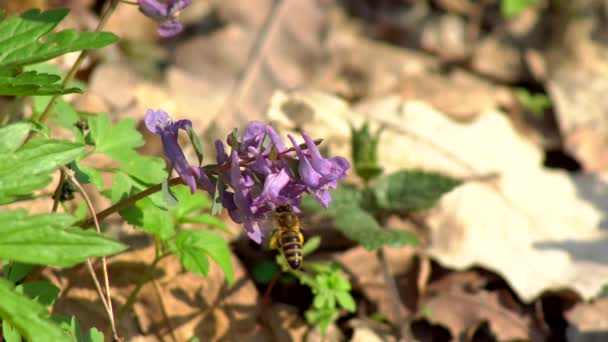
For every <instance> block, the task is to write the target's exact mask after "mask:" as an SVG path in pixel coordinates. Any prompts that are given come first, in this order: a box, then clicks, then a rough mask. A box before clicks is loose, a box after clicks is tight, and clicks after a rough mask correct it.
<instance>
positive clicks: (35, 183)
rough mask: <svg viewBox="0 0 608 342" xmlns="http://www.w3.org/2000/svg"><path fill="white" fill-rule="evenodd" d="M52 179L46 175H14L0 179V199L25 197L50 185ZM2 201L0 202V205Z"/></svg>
mask: <svg viewBox="0 0 608 342" xmlns="http://www.w3.org/2000/svg"><path fill="white" fill-rule="evenodd" d="M51 180H52V178H51V177H49V176H46V175H42V176H41V175H31V176H27V174H23V173H15V174H12V175H4V176H1V177H0V194H1V195H0V197H4V196H6V199H7V201H9V200H10V197H11V196H17V195H27V194H31V193H32V192H34V190H38V189H42V188H44V187H45V186H47V185H49V183H51ZM2 202H3V201H2V200H0V203H2Z"/></svg>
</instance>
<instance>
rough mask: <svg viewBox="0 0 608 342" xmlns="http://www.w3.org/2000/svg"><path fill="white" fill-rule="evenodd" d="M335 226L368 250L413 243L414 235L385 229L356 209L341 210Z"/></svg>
mask: <svg viewBox="0 0 608 342" xmlns="http://www.w3.org/2000/svg"><path fill="white" fill-rule="evenodd" d="M334 224H335V226H336V228H338V230H340V231H341V232H342V233H344V235H346V237H348V238H349V239H351V240H354V241H357V242H358V243H359V244H361V246H363V247H364V248H365V249H367V250H374V249H377V248H379V247H382V246H385V245H386V246H391V247H397V246H402V245H405V244H409V243H411V242H412V234H411V233H409V232H406V231H402V230H395V229H383V228H382V227H380V225H379V224H378V221H376V219H374V217H373V216H371V215H370V214H369V213H367V212H366V211H364V210H362V209H360V208H356V207H350V208H348V207H347V208H341V209H339V210H338V211H337V212H336V215H335V217H334Z"/></svg>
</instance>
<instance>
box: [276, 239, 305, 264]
mask: <svg viewBox="0 0 608 342" xmlns="http://www.w3.org/2000/svg"><path fill="white" fill-rule="evenodd" d="M279 241H280V244H281V249H282V250H283V254H284V255H285V259H287V263H288V264H289V266H291V268H292V269H294V270H296V269H298V268H299V267H300V265H301V264H302V241H301V240H300V235H299V234H298V232H297V231H295V230H285V231H283V232H282V233H281V236H280V239H279Z"/></svg>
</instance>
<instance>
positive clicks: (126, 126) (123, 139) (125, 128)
mask: <svg viewBox="0 0 608 342" xmlns="http://www.w3.org/2000/svg"><path fill="white" fill-rule="evenodd" d="M89 129H90V137H91V139H92V140H93V142H94V143H95V152H97V153H103V154H105V155H107V156H109V157H110V158H112V159H114V160H118V161H121V162H129V161H130V160H131V159H134V158H137V153H136V152H135V151H134V150H133V149H134V148H136V147H140V146H142V145H143V144H144V140H143V138H142V137H141V134H140V133H139V132H138V131H137V130H136V129H135V121H134V120H132V119H125V120H121V121H120V122H118V124H116V126H114V127H110V118H109V117H108V114H106V113H101V114H99V115H98V116H97V117H96V118H94V119H89ZM159 183H160V181H159Z"/></svg>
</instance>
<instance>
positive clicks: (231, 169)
mask: <svg viewBox="0 0 608 342" xmlns="http://www.w3.org/2000/svg"><path fill="white" fill-rule="evenodd" d="M145 123H146V126H147V127H148V129H149V130H150V131H151V132H153V133H157V134H159V135H160V136H161V139H162V141H163V146H164V149H165V154H166V156H167V157H168V158H169V159H170V160H171V162H172V163H173V167H174V168H175V170H176V171H177V173H178V174H179V175H180V177H181V178H182V180H183V181H184V183H186V184H188V185H189V186H190V189H191V191H192V192H194V191H195V189H196V187H197V184H198V185H200V187H201V188H203V189H205V190H206V191H208V192H209V193H210V194H211V195H214V192H215V189H216V185H217V182H218V181H219V180H221V183H220V184H224V186H223V187H221V188H220V191H222V192H223V193H222V195H223V201H222V205H223V207H224V208H226V209H227V210H228V212H229V214H230V217H231V218H232V220H234V221H235V222H237V223H242V224H243V225H244V227H245V230H246V231H247V234H248V235H249V237H250V238H251V239H252V240H254V241H256V242H257V243H261V241H262V235H263V230H262V225H263V222H265V221H266V218H267V214H268V212H269V211H272V210H274V209H275V208H276V207H278V206H284V205H288V206H292V207H293V208H294V210H296V211H298V205H299V204H300V201H301V199H302V196H303V195H304V194H305V193H310V194H312V195H314V197H315V198H316V200H317V201H318V202H319V203H320V204H321V205H322V206H323V207H325V208H327V207H328V205H329V202H330V201H331V195H330V193H329V191H328V190H329V189H335V188H336V185H337V181H338V180H340V179H342V178H344V177H345V176H346V171H347V170H348V169H349V168H350V164H349V162H348V161H347V160H346V159H344V158H342V157H334V158H330V159H328V158H324V157H323V156H322V155H321V153H320V152H319V150H318V148H317V146H316V144H315V142H314V141H313V139H312V138H311V137H310V136H309V135H307V134H306V133H302V137H303V138H304V144H303V145H299V144H298V143H297V142H296V140H295V138H294V137H293V136H291V135H288V138H289V140H290V142H291V144H292V146H293V147H292V148H288V147H286V146H285V144H284V142H283V140H282V139H281V138H280V137H279V135H278V134H277V133H276V131H275V130H274V129H273V128H272V127H271V126H270V125H267V124H264V123H262V122H259V121H252V122H250V123H249V124H248V125H247V127H246V129H245V132H244V134H243V136H242V137H241V138H240V139H238V138H236V137H235V136H233V135H229V136H228V138H227V139H226V143H227V145H228V146H230V154H228V153H227V152H226V147H225V145H224V143H223V142H222V141H221V140H217V141H216V142H215V150H216V162H217V165H207V166H204V167H202V168H197V167H194V166H191V165H189V164H188V162H187V161H186V158H185V157H184V153H183V152H182V150H181V148H180V147H179V145H178V143H177V132H178V130H179V129H180V128H181V129H184V128H185V127H186V126H188V125H191V123H190V121H189V120H179V121H177V122H172V121H171V119H170V118H169V116H168V114H167V113H166V112H164V111H162V110H158V111H154V110H151V109H150V110H148V112H147V113H146V118H145ZM235 140H236V141H235Z"/></svg>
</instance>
